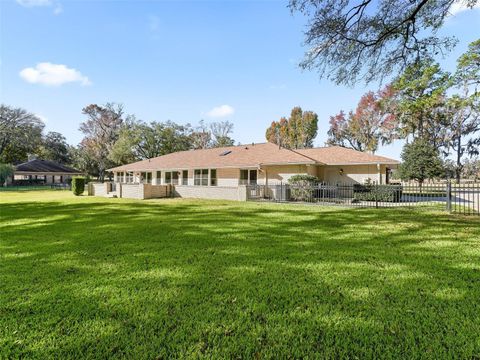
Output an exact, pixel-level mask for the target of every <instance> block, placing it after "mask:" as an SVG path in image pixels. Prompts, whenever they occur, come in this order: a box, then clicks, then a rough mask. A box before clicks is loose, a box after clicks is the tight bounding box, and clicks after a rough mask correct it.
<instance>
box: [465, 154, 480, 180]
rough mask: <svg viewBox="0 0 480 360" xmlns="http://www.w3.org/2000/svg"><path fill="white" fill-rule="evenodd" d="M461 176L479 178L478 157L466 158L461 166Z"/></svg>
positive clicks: (479, 165) (479, 160)
mask: <svg viewBox="0 0 480 360" xmlns="http://www.w3.org/2000/svg"><path fill="white" fill-rule="evenodd" d="M462 177H463V178H465V179H471V180H475V181H477V180H480V158H472V159H467V160H466V161H465V163H464V164H463V167H462Z"/></svg>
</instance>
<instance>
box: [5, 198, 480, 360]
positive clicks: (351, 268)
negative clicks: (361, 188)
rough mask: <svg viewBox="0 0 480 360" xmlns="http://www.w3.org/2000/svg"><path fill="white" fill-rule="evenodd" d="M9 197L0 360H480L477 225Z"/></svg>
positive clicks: (348, 212)
mask: <svg viewBox="0 0 480 360" xmlns="http://www.w3.org/2000/svg"><path fill="white" fill-rule="evenodd" d="M9 195H10V194H9ZM13 196H14V195H12V198H10V199H6V200H5V201H4V202H3V203H2V204H1V210H0V211H1V212H0V234H1V241H0V262H1V264H0V266H1V267H0V269H1V270H0V349H2V350H0V355H1V356H0V357H2V356H5V357H16V356H27V357H37V358H44V357H48V356H52V355H53V354H55V355H56V356H59V357H62V358H68V357H70V358H78V357H88V356H90V357H97V358H105V357H119V356H122V355H123V356H127V357H135V358H156V357H160V358H161V357H164V358H170V357H218V358H221V357H225V358H231V357H237V356H240V357H247V358H249V357H255V356H257V357H262V358H278V357H305V356H311V357H314V356H321V357H355V356H358V357H409V358H411V357H420V356H424V357H431V358H450V357H452V356H453V355H457V356H458V357H475V356H479V355H480V343H479V338H480V336H479V335H480V308H479V306H480V305H479V301H478V299H479V298H480V286H479V285H480V265H479V264H480V226H479V225H480V221H478V219H472V218H464V217H452V216H449V215H447V214H444V213H441V212H425V211H418V212H417V211H415V210H412V209H391V210H390V209H389V210H386V209H379V210H375V209H341V208H322V207H311V206H295V205H278V204H254V203H253V204H252V203H233V202H221V201H218V202H215V201H210V202H209V201H195V200H166V199H165V200H152V201H144V202H141V201H128V200H124V199H113V200H112V199H99V198H85V197H84V198H72V197H70V196H65V195H64V196H63V197H62V196H61V195H57V194H55V195H54V198H52V199H49V197H45V196H42V195H33V196H32V198H33V200H30V199H29V197H28V196H27V195H23V197H21V198H14V197H13ZM1 199H2V201H3V200H4V198H1ZM12 199H13V200H12ZM15 200H17V201H15Z"/></svg>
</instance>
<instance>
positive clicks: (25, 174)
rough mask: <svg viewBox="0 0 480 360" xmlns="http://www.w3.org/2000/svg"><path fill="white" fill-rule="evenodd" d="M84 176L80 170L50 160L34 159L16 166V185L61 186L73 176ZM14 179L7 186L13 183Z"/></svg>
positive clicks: (14, 176) (14, 177) (14, 182)
mask: <svg viewBox="0 0 480 360" xmlns="http://www.w3.org/2000/svg"><path fill="white" fill-rule="evenodd" d="M76 175H82V173H81V172H80V171H78V170H75V169H72V168H70V167H68V166H65V165H62V164H59V163H56V162H54V161H49V160H41V159H35V158H32V159H30V160H29V161H27V162H24V163H22V164H18V165H16V166H15V170H14V173H13V176H12V178H13V184H14V185H23V184H25V185H27V184H28V185H29V184H61V183H66V182H68V181H69V180H70V179H71V178H72V176H76ZM12 178H11V179H9V180H8V181H7V184H10V183H12Z"/></svg>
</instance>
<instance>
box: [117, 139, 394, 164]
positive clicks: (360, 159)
mask: <svg viewBox="0 0 480 360" xmlns="http://www.w3.org/2000/svg"><path fill="white" fill-rule="evenodd" d="M350 163H351V164H358V163H362V164H366V163H375V164H376V163H388V164H395V163H398V161H396V160H393V159H388V158H385V157H382V156H374V155H370V154H367V153H362V152H359V151H355V150H351V149H346V148H342V147H339V146H332V147H325V148H315V149H304V150H289V149H285V148H280V147H279V146H278V145H275V144H272V143H263V144H251V145H239V146H229V147H222V148H213V149H202V150H187V151H179V152H175V153H172V154H168V155H163V156H159V157H156V158H153V159H148V160H142V161H138V162H135V163H131V164H127V165H122V166H118V167H115V168H113V169H109V170H110V171H147V170H161V169H181V168H184V169H189V168H190V169H191V168H228V167H233V168H239V167H258V166H261V165H288V164H342V165H346V164H350Z"/></svg>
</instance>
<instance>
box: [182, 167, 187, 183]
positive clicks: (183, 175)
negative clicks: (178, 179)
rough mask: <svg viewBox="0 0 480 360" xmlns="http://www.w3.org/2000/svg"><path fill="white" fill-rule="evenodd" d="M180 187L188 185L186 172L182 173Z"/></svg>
mask: <svg viewBox="0 0 480 360" xmlns="http://www.w3.org/2000/svg"><path fill="white" fill-rule="evenodd" d="M182 185H188V170H183V171H182Z"/></svg>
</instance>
